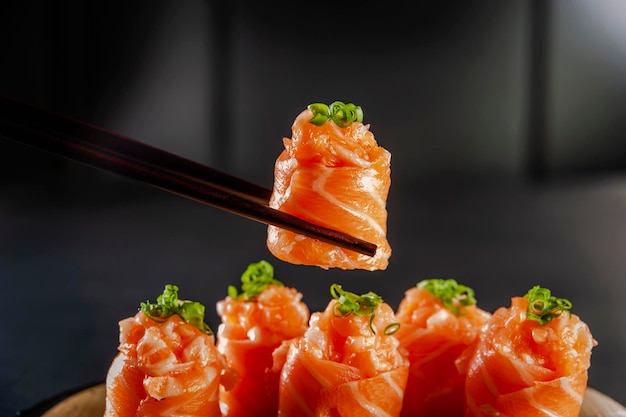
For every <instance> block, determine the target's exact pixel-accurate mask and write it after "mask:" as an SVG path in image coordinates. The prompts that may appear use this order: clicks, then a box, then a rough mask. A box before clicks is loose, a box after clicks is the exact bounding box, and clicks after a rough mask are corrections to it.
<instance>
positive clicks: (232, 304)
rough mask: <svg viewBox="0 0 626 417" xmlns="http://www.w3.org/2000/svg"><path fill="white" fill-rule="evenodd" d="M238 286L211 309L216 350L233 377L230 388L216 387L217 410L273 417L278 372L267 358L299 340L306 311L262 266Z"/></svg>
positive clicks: (228, 416)
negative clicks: (215, 315)
mask: <svg viewBox="0 0 626 417" xmlns="http://www.w3.org/2000/svg"><path fill="white" fill-rule="evenodd" d="M241 282H242V285H241V293H239V292H238V290H237V288H235V287H234V286H230V287H229V291H228V294H229V295H228V296H227V297H226V298H225V299H223V300H220V301H218V303H217V313H218V315H219V316H220V317H221V319H222V322H221V324H220V326H219V329H218V332H217V338H218V340H217V348H218V350H219V352H220V353H221V354H222V355H223V356H224V358H225V359H226V362H227V363H228V365H229V367H230V368H231V369H232V370H233V371H235V372H236V373H237V375H238V378H237V380H236V382H235V384H234V385H233V387H232V388H230V389H228V390H226V389H224V387H222V389H221V392H220V408H221V409H222V413H223V415H224V417H246V416H250V417H276V415H277V413H278V381H279V376H280V371H279V370H274V369H273V356H272V354H273V352H274V349H276V348H277V347H279V346H280V345H281V344H282V343H283V342H285V341H289V340H291V339H293V338H295V337H299V336H302V335H303V334H304V332H305V331H306V329H307V327H308V322H309V309H308V307H307V305H306V304H305V303H303V302H302V294H301V293H300V292H298V291H297V290H296V289H294V288H290V287H287V286H285V285H284V284H283V283H282V282H281V281H279V280H277V279H275V278H274V268H273V267H272V265H271V264H269V263H268V262H267V261H260V262H257V263H253V264H250V265H249V266H248V268H247V269H246V270H245V272H244V273H243V274H242V276H241Z"/></svg>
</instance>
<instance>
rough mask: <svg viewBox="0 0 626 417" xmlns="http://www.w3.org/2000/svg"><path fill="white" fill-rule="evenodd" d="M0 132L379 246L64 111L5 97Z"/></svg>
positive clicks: (356, 246)
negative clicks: (299, 215)
mask: <svg viewBox="0 0 626 417" xmlns="http://www.w3.org/2000/svg"><path fill="white" fill-rule="evenodd" d="M0 136H3V137H5V138H7V139H11V140H14V141H17V142H21V143H24V144H27V145H31V146H34V147H36V148H39V149H42V150H45V151H48V152H51V153H54V154H56V155H59V156H62V157H65V158H69V159H72V160H75V161H78V162H81V163H83V164H86V165H89V166H92V167H96V168H100V169H104V170H106V171H109V172H113V173H116V174H119V175H122V176H124V177H128V178H131V179H134V180H137V181H141V182H144V183H147V184H150V185H152V186H155V187H157V188H160V189H163V190H165V191H168V192H170V193H173V194H177V195H180V196H182V197H185V198H188V199H191V200H194V201H197V202H200V203H203V204H207V205H210V206H213V207H216V208H220V209H222V210H226V211H228V212H231V213H233V214H237V215H239V216H242V217H246V218H249V219H252V220H255V221H258V222H261V223H265V224H271V225H274V226H278V227H281V228H283V229H287V230H291V231H293V232H295V233H299V234H303V235H306V236H309V237H312V238H315V239H318V240H321V241H324V242H328V243H331V244H334V245H337V246H341V247H344V248H346V249H349V250H352V251H355V252H358V253H362V254H365V255H368V256H374V254H375V253H376V245H374V244H372V243H369V242H366V241H364V240H362V239H358V238H355V237H353V236H350V235H347V234H345V233H342V232H339V231H336V230H333V229H330V228H326V227H322V226H318V225H315V224H312V223H308V222H306V221H304V220H302V219H300V218H297V217H295V216H292V215H290V214H288V213H284V212H281V211H279V210H275V209H272V208H270V207H269V206H268V205H267V204H268V201H269V197H270V195H271V190H269V189H267V188H265V187H262V186H260V185H258V184H255V183H252V182H249V181H246V180H244V179H241V178H238V177H235V176H232V175H230V174H227V173H224V172H222V171H219V170H216V169H213V168H210V167H207V166H205V165H202V164H199V163H197V162H194V161H191V160H189V159H186V158H183V157H180V156H178V155H175V154H172V153H170V152H167V151H164V150H161V149H158V148H156V147H153V146H150V145H147V144H144V143H142V142H139V141H136V140H133V139H131V138H128V137H125V136H122V135H120V134H117V133H115V132H111V131H108V130H106V129H103V128H101V127H98V126H93V125H91V124H88V123H85V122H83V121H80V120H77V119H73V118H70V117H67V116H64V115H59V114H56V113H53V112H49V111H46V110H43V109H40V108H37V107H35V106H32V105H30V104H27V103H24V102H21V101H18V100H15V99H12V98H10V97H6V96H3V95H0Z"/></svg>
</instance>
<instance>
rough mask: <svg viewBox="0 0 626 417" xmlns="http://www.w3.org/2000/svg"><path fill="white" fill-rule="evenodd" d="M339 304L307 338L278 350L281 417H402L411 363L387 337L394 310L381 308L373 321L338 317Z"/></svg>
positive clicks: (313, 323) (312, 325)
mask: <svg viewBox="0 0 626 417" xmlns="http://www.w3.org/2000/svg"><path fill="white" fill-rule="evenodd" d="M336 304H337V301H336V300H333V301H331V302H330V303H329V304H328V306H327V308H326V309H325V310H324V311H323V312H316V313H313V314H312V315H311V320H310V322H309V329H308V330H307V331H306V333H305V334H304V336H302V337H300V338H297V339H295V340H294V341H292V342H290V343H288V344H285V345H283V346H282V347H281V348H279V349H277V350H276V351H275V355H274V356H275V365H276V366H277V368H278V369H282V372H281V377H280V387H279V411H278V416H280V417H300V416H317V417H322V416H323V417H331V416H333V417H341V416H343V417H348V416H350V417H352V416H388V417H397V416H399V415H400V409H401V408H402V398H403V395H404V388H405V385H406V379H407V375H408V371H409V364H408V360H407V358H406V356H405V355H404V354H402V352H401V351H400V350H399V346H398V345H399V343H398V340H397V339H396V338H395V336H393V335H389V334H386V329H388V326H389V324H390V323H395V322H396V319H395V316H394V313H393V310H392V309H391V307H389V306H388V305H387V304H385V303H381V304H379V305H378V306H377V307H376V309H375V315H374V318H373V320H372V321H371V322H370V318H371V316H363V315H349V316H346V317H343V316H339V315H338V314H337V310H336ZM370 324H371V327H370ZM372 329H373V330H374V332H375V333H373V332H372Z"/></svg>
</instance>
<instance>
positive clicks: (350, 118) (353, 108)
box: [308, 101, 363, 127]
mask: <svg viewBox="0 0 626 417" xmlns="http://www.w3.org/2000/svg"><path fill="white" fill-rule="evenodd" d="M308 107H309V109H310V110H311V111H312V112H313V117H312V118H311V120H309V123H313V124H314V125H316V126H322V125H323V124H324V123H326V122H327V121H328V120H332V121H333V122H334V123H335V124H336V125H337V126H339V127H348V126H350V125H351V124H352V123H354V122H360V123H363V109H361V106H357V105H355V104H353V103H348V104H346V103H344V102H341V101H335V102H333V103H332V104H331V105H330V106H327V105H326V104H324V103H313V104H310V105H309V106H308Z"/></svg>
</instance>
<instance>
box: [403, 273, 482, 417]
mask: <svg viewBox="0 0 626 417" xmlns="http://www.w3.org/2000/svg"><path fill="white" fill-rule="evenodd" d="M490 316H491V315H490V314H489V313H488V312H486V311H484V310H481V309H480V308H478V307H477V306H476V298H475V297H474V291H473V290H472V289H471V288H469V287H466V286H464V285H461V284H459V283H457V282H456V281H455V280H453V279H428V280H424V281H421V282H419V283H418V284H417V285H416V286H415V287H413V288H410V289H408V290H407V291H406V292H405V294H404V298H403V299H402V300H401V301H400V305H399V306H398V311H397V313H396V317H397V319H398V322H399V323H400V329H399V330H398V332H397V333H396V334H395V335H396V337H397V338H398V340H399V341H400V346H401V347H403V348H404V349H406V351H407V353H408V357H409V362H410V368H409V377H408V381H407V386H406V392H405V395H404V402H403V405H402V413H401V416H402V417H454V416H462V415H463V410H464V404H465V375H464V373H462V372H461V371H460V370H459V369H458V367H457V363H458V362H459V361H463V358H464V357H465V356H466V354H465V351H466V350H467V349H470V350H471V349H472V347H473V346H474V345H475V344H476V343H477V341H478V336H479V334H480V329H481V327H482V326H483V325H484V324H485V323H486V322H487V320H488V319H489V317H490Z"/></svg>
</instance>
